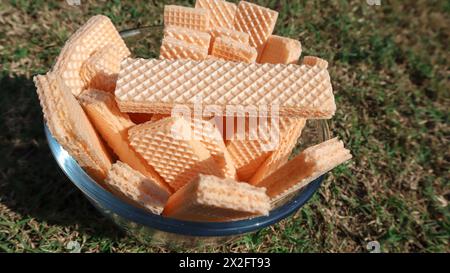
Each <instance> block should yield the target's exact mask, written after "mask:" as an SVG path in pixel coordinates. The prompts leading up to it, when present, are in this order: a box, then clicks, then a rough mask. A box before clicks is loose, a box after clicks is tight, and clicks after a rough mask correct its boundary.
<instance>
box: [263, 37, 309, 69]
mask: <svg viewBox="0 0 450 273" xmlns="http://www.w3.org/2000/svg"><path fill="white" fill-rule="evenodd" d="M301 54H302V44H301V43H300V41H297V40H294V39H290V38H286V37H281V36H277V35H271V36H270V37H269V39H268V40H267V43H266V46H265V47H264V50H263V52H262V54H261V58H260V60H259V62H260V63H271V64H296V63H297V62H298V59H299V58H300V55H301Z"/></svg>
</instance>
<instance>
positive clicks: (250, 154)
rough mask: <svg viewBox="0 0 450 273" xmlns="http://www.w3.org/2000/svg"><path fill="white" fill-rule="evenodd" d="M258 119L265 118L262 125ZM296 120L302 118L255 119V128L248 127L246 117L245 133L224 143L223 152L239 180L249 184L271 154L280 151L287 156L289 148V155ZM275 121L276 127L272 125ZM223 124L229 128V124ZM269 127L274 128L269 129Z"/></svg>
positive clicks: (296, 124)
mask: <svg viewBox="0 0 450 273" xmlns="http://www.w3.org/2000/svg"><path fill="white" fill-rule="evenodd" d="M261 119H266V125H265V124H263V123H261ZM297 120H303V119H300V118H297V119H295V118H280V119H279V120H272V119H269V120H267V118H264V117H259V118H258V124H257V125H256V126H249V123H250V122H249V118H246V121H245V125H246V128H245V134H244V135H242V136H241V135H238V134H234V135H233V136H232V137H231V138H230V139H227V142H226V146H227V150H228V152H229V153H230V155H231V158H232V159H233V162H234V163H235V167H236V170H237V174H238V177H239V180H241V181H249V180H250V178H252V177H253V176H254V175H255V173H256V172H257V171H258V169H259V168H260V166H261V165H262V164H263V163H264V162H265V161H267V160H268V159H269V158H270V157H271V156H272V154H273V153H274V151H277V150H282V151H285V153H287V151H286V150H288V149H290V150H289V152H290V151H291V150H292V146H291V145H295V144H292V142H294V140H293V137H292V134H293V133H294V132H291V131H293V130H294V129H295V127H299V124H298V122H297ZM276 122H278V123H279V124H275V123H276ZM227 125H228V126H230V124H229V123H228V124H227ZM263 126H266V127H263ZM272 126H275V127H274V128H272ZM250 127H252V128H250ZM253 127H255V128H253ZM265 128H266V129H265ZM235 132H236V128H235ZM288 156H289V155H288ZM276 158H278V156H277V157H276ZM274 159H275V158H274ZM280 160H281V158H280Z"/></svg>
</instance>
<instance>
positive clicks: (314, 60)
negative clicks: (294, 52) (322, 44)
mask: <svg viewBox="0 0 450 273" xmlns="http://www.w3.org/2000/svg"><path fill="white" fill-rule="evenodd" d="M302 63H303V64H304V65H307V66H319V67H321V68H323V69H327V68H328V62H327V61H325V60H324V59H321V58H319V57H315V56H305V58H303V62H302Z"/></svg>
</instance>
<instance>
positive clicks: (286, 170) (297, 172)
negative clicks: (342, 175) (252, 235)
mask: <svg viewBox="0 0 450 273" xmlns="http://www.w3.org/2000/svg"><path fill="white" fill-rule="evenodd" d="M351 158H352V155H351V154H350V151H349V150H347V149H345V148H344V144H343V143H342V141H338V140H337V138H334V139H331V140H328V141H325V142H323V143H321V144H318V145H316V146H312V147H309V148H307V149H306V150H304V151H303V152H301V153H300V154H299V155H298V156H296V157H295V158H294V159H292V160H290V161H288V162H287V163H286V164H284V165H283V166H282V167H281V168H279V169H278V170H276V171H275V172H273V173H272V174H271V175H269V176H267V177H266V178H265V179H263V180H262V181H261V182H259V183H258V184H257V186H258V187H265V188H266V189H267V194H268V195H269V196H270V197H271V198H272V199H273V200H279V199H281V198H283V197H284V196H286V195H288V194H289V193H291V192H294V191H296V190H298V189H300V188H302V187H304V186H306V185H307V184H308V183H309V182H311V181H313V180H314V179H316V178H318V177H320V176H321V175H323V174H325V173H326V172H328V171H330V170H331V169H333V168H334V167H336V166H338V165H340V164H342V163H344V162H345V161H347V160H349V159H351Z"/></svg>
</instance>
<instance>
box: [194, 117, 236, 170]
mask: <svg viewBox="0 0 450 273" xmlns="http://www.w3.org/2000/svg"><path fill="white" fill-rule="evenodd" d="M190 123H191V129H192V132H193V137H194V139H198V140H200V142H201V143H202V144H203V145H204V146H205V148H206V149H208V151H209V152H210V153H211V156H212V157H213V158H214V160H215V161H216V163H217V166H218V168H219V173H220V176H223V177H228V178H231V179H236V168H235V166H234V162H233V159H232V158H231V155H230V154H229V152H228V150H227V148H226V146H225V143H224V141H223V137H222V133H221V132H220V130H219V128H217V125H216V124H215V122H214V120H212V121H208V120H203V119H192V120H191V122H190Z"/></svg>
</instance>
